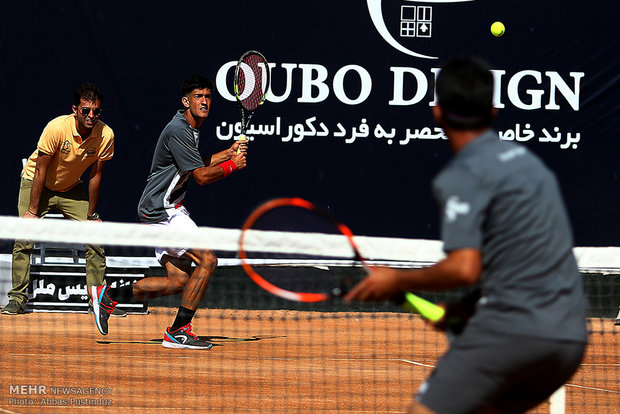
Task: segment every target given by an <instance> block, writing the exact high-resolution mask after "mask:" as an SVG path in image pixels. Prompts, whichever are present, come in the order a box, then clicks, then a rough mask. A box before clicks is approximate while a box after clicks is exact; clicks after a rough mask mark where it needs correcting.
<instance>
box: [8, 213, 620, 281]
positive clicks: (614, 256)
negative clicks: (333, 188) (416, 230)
mask: <svg viewBox="0 0 620 414" xmlns="http://www.w3.org/2000/svg"><path fill="white" fill-rule="evenodd" d="M274 233H276V232H265V231H262V232H261V231H254V232H253V234H252V237H248V238H247V239H246V241H245V245H246V248H247V250H255V251H268V252H281V253H308V252H311V253H312V255H314V256H334V255H339V254H341V255H343V257H346V256H347V255H348V250H342V249H343V247H344V249H346V244H344V243H342V240H341V237H344V236H333V235H325V234H316V233H284V232H277V234H274ZM240 235H241V231H240V230H239V229H226V228H216V227H199V228H198V229H197V230H195V231H192V232H189V233H188V232H179V231H178V230H175V229H171V228H164V227H156V226H149V225H145V224H133V223H116V222H101V223H100V222H88V221H83V222H79V221H71V220H59V219H45V220H37V219H23V218H18V217H10V216H0V239H4V240H15V239H21V240H33V241H39V242H59V243H82V244H100V245H112V246H133V247H154V246H166V247H188V248H195V249H210V250H217V251H229V252H235V251H237V250H238V248H239V237H240ZM355 241H356V243H357V245H358V247H359V250H360V252H361V253H362V255H363V256H365V257H366V258H368V259H369V260H371V261H372V260H383V261H394V262H399V261H402V262H407V263H410V264H411V263H413V264H416V265H429V264H432V263H435V262H437V261H438V260H440V259H441V258H443V257H444V253H443V251H442V243H441V242H440V241H437V240H421V239H403V238H390V237H369V236H356V237H355ZM574 253H575V256H576V258H577V262H578V264H579V268H580V270H582V271H586V272H595V271H597V272H607V273H619V272H620V247H576V248H575V249H574Z"/></svg>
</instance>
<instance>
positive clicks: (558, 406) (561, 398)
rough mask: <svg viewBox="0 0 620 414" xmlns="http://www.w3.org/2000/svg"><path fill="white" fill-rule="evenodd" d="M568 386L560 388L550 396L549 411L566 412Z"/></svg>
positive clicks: (557, 413) (551, 412) (560, 413)
mask: <svg viewBox="0 0 620 414" xmlns="http://www.w3.org/2000/svg"><path fill="white" fill-rule="evenodd" d="M565 410H566V386H564V385H562V386H561V387H560V388H558V389H557V390H555V392H554V393H553V394H552V395H551V397H549V413H550V414H564V413H565V412H566V411H565Z"/></svg>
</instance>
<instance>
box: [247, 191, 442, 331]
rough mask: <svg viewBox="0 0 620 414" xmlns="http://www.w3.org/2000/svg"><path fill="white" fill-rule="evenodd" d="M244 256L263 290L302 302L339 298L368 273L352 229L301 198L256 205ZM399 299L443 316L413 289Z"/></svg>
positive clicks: (424, 312) (432, 316)
mask: <svg viewBox="0 0 620 414" xmlns="http://www.w3.org/2000/svg"><path fill="white" fill-rule="evenodd" d="M239 258H240V259H241V265H242V267H243V269H244V271H245V272H246V273H247V275H248V276H249V277H250V278H251V279H252V280H253V281H254V282H255V283H256V284H257V285H259V286H260V287H261V288H263V289H265V290H266V291H268V292H270V293H272V294H274V295H276V296H279V297H282V298H285V299H288V300H293V301H298V302H321V301H326V300H330V299H333V298H337V297H340V296H342V295H344V294H345V293H347V292H348V291H349V290H350V289H351V288H352V287H353V286H354V285H355V284H357V283H358V282H359V281H360V280H362V278H364V277H365V276H366V275H367V272H368V264H367V263H366V260H365V259H364V258H363V257H362V255H361V254H360V252H359V250H358V248H357V245H356V243H355V239H354V236H353V233H352V232H351V230H350V229H349V228H348V227H347V226H346V225H344V224H342V223H341V222H339V221H338V220H336V219H335V218H334V217H332V216H331V215H329V214H328V213H327V212H325V211H323V210H322V209H320V208H318V207H317V206H315V205H314V204H312V203H311V202H309V201H307V200H304V199H301V198H277V199H274V200H270V201H267V202H266V203H264V204H262V205H260V206H259V207H258V208H256V209H255V210H254V211H253V212H252V213H251V214H250V216H249V217H248V218H247V220H246V221H245V223H244V225H243V227H242V230H241V236H240V239H239ZM395 301H397V303H398V304H399V305H401V306H403V307H404V308H405V309H407V310H408V311H411V312H414V313H419V314H421V315H422V316H424V317H425V318H427V319H429V320H431V321H433V322H436V321H438V320H440V319H441V318H442V317H443V315H444V309H443V308H442V307H440V306H438V305H436V304H434V303H431V302H429V301H427V300H425V299H423V298H421V297H419V296H417V295H414V294H413V293H409V292H407V293H405V294H403V295H402V296H399V297H398V298H396V299H395Z"/></svg>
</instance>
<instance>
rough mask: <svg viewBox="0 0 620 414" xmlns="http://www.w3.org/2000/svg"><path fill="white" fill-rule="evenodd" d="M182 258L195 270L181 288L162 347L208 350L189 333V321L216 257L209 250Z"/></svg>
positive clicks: (205, 345) (203, 342)
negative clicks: (177, 308) (180, 295)
mask: <svg viewBox="0 0 620 414" xmlns="http://www.w3.org/2000/svg"><path fill="white" fill-rule="evenodd" d="M183 257H187V258H189V259H191V260H192V261H193V262H194V263H196V268H195V269H194V271H193V272H192V275H191V276H190V277H189V280H188V281H187V283H186V284H185V287H184V288H183V296H182V297H181V306H180V307H179V310H178V312H177V316H176V318H175V320H174V323H173V324H172V326H171V327H169V328H167V329H166V332H165V336H164V340H163V341H162V345H163V346H164V347H166V348H189V349H209V348H211V346H212V345H211V343H210V342H208V341H203V340H201V339H200V338H198V337H197V336H196V335H194V334H193V333H192V332H191V328H192V325H191V321H192V318H193V317H194V314H195V313H196V310H197V309H198V306H199V305H200V302H201V300H202V298H203V297H204V294H205V291H206V290H207V286H208V285H209V279H210V278H211V275H212V274H213V272H214V271H215V268H216V267H217V257H215V254H213V252H211V251H209V250H189V251H187V252H185V254H184V255H183ZM166 268H167V269H168V265H166Z"/></svg>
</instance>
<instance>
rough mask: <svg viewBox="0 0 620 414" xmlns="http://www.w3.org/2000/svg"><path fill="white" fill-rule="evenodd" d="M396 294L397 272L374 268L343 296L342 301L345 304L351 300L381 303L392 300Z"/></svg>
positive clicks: (398, 289)
mask: <svg viewBox="0 0 620 414" xmlns="http://www.w3.org/2000/svg"><path fill="white" fill-rule="evenodd" d="M398 293H400V288H399V286H398V271H397V270H396V269H390V268H387V267H376V268H372V269H371V271H370V274H369V275H368V276H367V277H366V278H365V279H364V280H362V281H361V282H360V283H358V284H357V285H356V286H355V287H354V288H353V289H352V290H351V291H350V292H349V293H347V294H346V295H345V297H344V300H345V301H347V302H349V301H352V300H357V301H360V302H372V301H383V300H387V299H392V298H393V297H394V296H396V294H398Z"/></svg>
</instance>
